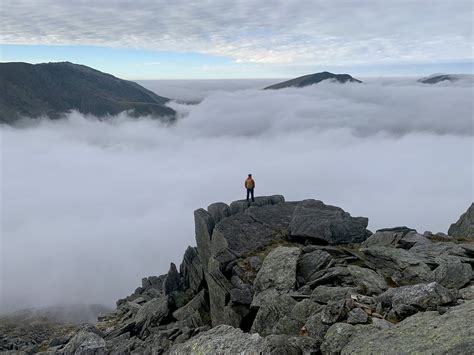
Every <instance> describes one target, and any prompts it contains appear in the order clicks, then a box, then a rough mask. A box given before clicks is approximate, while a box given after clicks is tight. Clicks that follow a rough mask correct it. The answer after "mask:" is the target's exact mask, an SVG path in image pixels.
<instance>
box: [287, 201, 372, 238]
mask: <svg viewBox="0 0 474 355" xmlns="http://www.w3.org/2000/svg"><path fill="white" fill-rule="evenodd" d="M368 223H369V220H368V218H364V217H351V215H350V214H349V213H347V212H344V211H343V210H342V209H341V208H339V207H334V206H327V205H325V204H324V203H322V202H321V201H315V200H306V201H302V202H301V203H299V204H298V206H297V207H296V208H295V212H294V214H293V218H292V219H291V223H290V232H291V235H292V236H294V237H304V238H309V239H314V240H315V241H322V242H325V243H327V244H348V243H360V242H363V241H364V240H365V239H367V237H368V236H369V235H370V233H369V232H368V231H367V229H366V228H367V224H368Z"/></svg>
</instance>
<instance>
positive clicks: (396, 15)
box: [0, 0, 473, 65]
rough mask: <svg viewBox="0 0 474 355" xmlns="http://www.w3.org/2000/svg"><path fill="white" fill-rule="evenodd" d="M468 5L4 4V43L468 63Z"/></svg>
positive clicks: (273, 59) (439, 0)
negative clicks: (458, 61)
mask: <svg viewBox="0 0 474 355" xmlns="http://www.w3.org/2000/svg"><path fill="white" fill-rule="evenodd" d="M472 17H473V6H472V2H471V1H470V0H457V1H444V0H433V1H429V2H426V1H412V0H400V1H392V2H387V1H375V0H363V1H351V0H340V1H337V2H328V1H326V0H314V1H306V0H296V1H286V0H277V1H271V2H268V1H257V0H244V1H221V0H200V1H188V0H187V1H184V0H177V1H172V2H169V1H154V2H150V1H147V0H134V1H127V0H122V1H102V2H100V4H99V3H97V1H92V0H84V1H60V2H58V1H55V0H39V1H29V0H3V1H2V11H0V21H1V23H2V28H1V37H0V41H1V42H2V43H11V44H15V43H16V44H75V45H77V44H87V45H99V46H112V47H131V48H144V49H153V50H167V51H178V52H198V53H206V54H212V55H219V56H225V57H230V58H233V59H234V60H235V61H236V62H240V63H268V64H289V63H291V64H308V63H311V64H316V65H325V64H333V65H334V64H340V65H344V64H348V63H351V64H363V63H390V62H423V61H424V62H427V61H432V60H436V61H442V60H466V59H472V41H473V34H472Z"/></svg>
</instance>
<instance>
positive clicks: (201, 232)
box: [194, 208, 214, 271]
mask: <svg viewBox="0 0 474 355" xmlns="http://www.w3.org/2000/svg"><path fill="white" fill-rule="evenodd" d="M194 228H195V235H196V245H197V249H198V254H199V258H200V259H201V264H202V267H203V269H204V271H207V264H208V261H209V258H210V256H211V235H212V230H213V229H214V219H213V218H212V216H211V215H210V214H209V212H207V211H206V210H204V209H202V208H200V209H197V210H196V211H194Z"/></svg>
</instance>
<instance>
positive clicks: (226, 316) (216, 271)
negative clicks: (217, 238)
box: [206, 257, 241, 327]
mask: <svg viewBox="0 0 474 355" xmlns="http://www.w3.org/2000/svg"><path fill="white" fill-rule="evenodd" d="M206 281H207V285H208V289H209V302H210V310H211V320H212V326H213V327H215V326H217V325H219V324H229V325H232V326H234V327H238V326H239V324H240V321H241V317H240V316H239V315H238V314H237V313H236V312H235V311H234V310H233V309H232V308H231V307H230V306H229V305H228V301H229V298H230V296H229V295H230V291H231V290H232V289H233V288H234V287H233V286H232V284H231V283H230V281H229V280H228V279H227V278H226V277H225V276H224V274H223V273H222V271H221V270H220V263H219V262H218V261H217V260H215V259H214V258H213V257H211V258H210V259H209V266H208V273H207V274H206Z"/></svg>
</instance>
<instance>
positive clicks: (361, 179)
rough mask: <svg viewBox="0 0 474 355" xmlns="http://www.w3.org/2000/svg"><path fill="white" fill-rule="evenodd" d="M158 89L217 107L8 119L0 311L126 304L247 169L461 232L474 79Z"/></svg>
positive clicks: (375, 219)
mask: <svg viewBox="0 0 474 355" xmlns="http://www.w3.org/2000/svg"><path fill="white" fill-rule="evenodd" d="M255 84H258V86H257V87H260V84H261V83H252V84H251V85H250V87H252V85H255ZM153 85H155V86H154V89H155V90H156V91H157V93H158V94H163V95H164V94H165V93H166V91H167V90H168V92H171V91H173V90H174V93H175V95H173V97H174V98H176V99H180V100H187V99H190V98H191V97H193V98H194V99H199V100H202V101H201V102H200V103H199V104H194V105H189V104H182V103H178V102H172V103H170V105H171V106H172V107H173V108H174V109H176V110H177V111H178V113H179V117H180V118H179V120H178V122H177V123H176V124H175V125H173V126H166V125H163V124H161V123H160V122H159V121H157V120H152V119H140V120H135V119H131V118H129V117H127V115H125V114H123V115H120V116H118V117H115V118H113V119H110V120H102V121H99V120H97V119H95V118H93V117H84V116H82V115H80V114H78V113H71V114H70V115H69V116H68V117H67V119H64V120H58V121H50V120H35V121H31V122H24V123H23V125H22V127H21V128H18V127H9V126H2V127H0V133H1V149H2V152H1V159H2V162H1V164H2V165H1V174H0V177H1V217H2V221H1V243H0V247H1V250H0V252H1V262H0V265H1V270H0V272H1V279H2V282H1V307H0V310H6V309H10V308H18V307H27V306H44V305H51V304H55V303H65V302H66V303H104V304H107V305H112V304H113V302H114V301H115V300H116V299H118V298H121V297H124V296H126V295H128V294H130V293H131V292H132V291H133V290H134V288H135V287H137V286H139V285H140V279H141V277H144V276H149V275H157V274H163V273H165V272H166V271H167V269H168V267H169V263H170V262H175V263H177V264H178V263H180V262H181V258H182V254H183V252H184V250H185V248H186V246H187V245H194V222H193V214H192V212H193V210H194V209H196V208H199V207H206V206H207V205H208V204H210V203H212V202H215V201H225V202H230V201H232V200H236V199H239V198H242V197H243V196H244V190H243V186H242V185H243V180H244V178H245V177H246V175H247V173H253V174H254V177H255V180H256V184H257V188H256V193H257V195H266V194H283V195H285V197H286V198H287V200H300V199H306V198H315V199H321V200H323V201H324V202H325V203H328V204H333V205H337V206H340V207H342V208H344V209H345V210H346V211H348V212H350V213H351V214H352V215H354V216H367V217H369V228H370V229H372V230H375V229H377V228H382V227H393V226H398V225H408V226H410V227H412V228H416V229H418V230H419V231H420V232H423V231H425V230H431V231H433V232H438V231H441V232H446V231H447V228H448V227H449V225H450V223H452V222H454V221H455V220H457V218H458V217H459V215H460V214H461V213H462V212H463V211H464V210H465V209H466V208H467V207H468V205H469V204H470V203H471V201H472V200H473V185H472V181H473V175H474V172H473V153H472V151H473V150H472V148H473V139H472V137H473V116H472V115H473V107H472V105H473V104H472V102H473V101H472V98H473V89H472V85H461V84H450V85H448V84H442V85H434V86H429V85H422V84H418V83H414V82H412V81H409V80H401V81H397V80H374V81H372V82H371V81H367V83H365V84H361V85H357V84H346V85H337V84H331V83H323V84H320V85H317V86H313V87H309V88H304V89H284V90H277V91H262V90H258V89H257V88H248V87H247V88H245V89H243V88H238V89H235V84H232V85H234V86H232V85H230V86H226V84H225V82H222V87H216V85H215V83H214V84H212V85H211V86H212V87H210V88H208V89H206V88H205V85H204V84H203V83H199V84H196V86H195V92H194V93H192V90H191V91H190V89H189V87H191V88H192V85H191V84H189V85H190V86H189V87H187V88H185V89H182V90H181V91H180V89H179V88H178V89H179V90H178V89H177V87H176V85H174V84H173V85H174V86H172V87H170V84H169V83H168V84H166V83H162V85H161V89H162V90H160V88H159V86H160V85H159V83H154V84H153ZM167 85H168V87H167ZM244 86H245V85H244ZM181 87H182V86H181ZM229 87H233V88H234V89H231V88H229ZM226 88H227V90H226ZM203 91H205V92H206V93H205V94H202V92H203ZM165 96H166V95H165Z"/></svg>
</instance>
